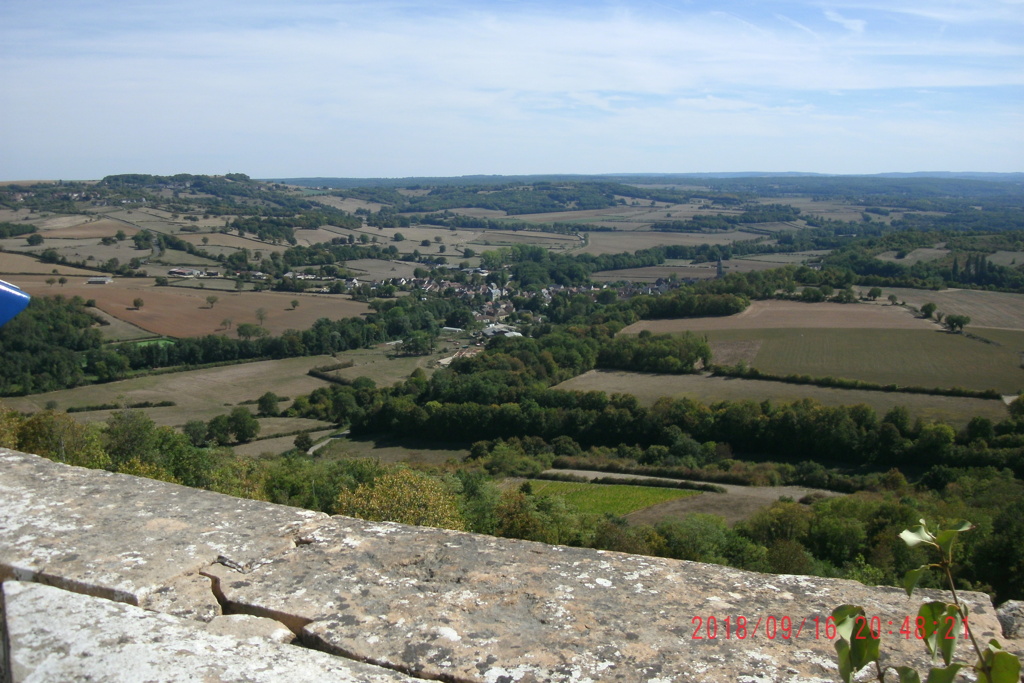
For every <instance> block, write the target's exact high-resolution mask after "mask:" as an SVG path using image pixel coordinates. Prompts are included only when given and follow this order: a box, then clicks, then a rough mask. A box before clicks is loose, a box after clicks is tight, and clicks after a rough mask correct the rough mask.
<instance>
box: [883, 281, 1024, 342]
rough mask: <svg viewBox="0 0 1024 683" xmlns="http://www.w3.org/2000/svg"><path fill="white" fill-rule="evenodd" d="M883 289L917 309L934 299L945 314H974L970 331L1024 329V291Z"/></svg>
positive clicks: (886, 293) (887, 294)
mask: <svg viewBox="0 0 1024 683" xmlns="http://www.w3.org/2000/svg"><path fill="white" fill-rule="evenodd" d="M882 291H883V297H888V296H889V295H890V294H895V295H896V296H897V297H898V298H899V299H900V301H906V302H907V304H908V305H910V306H914V307H915V308H920V307H921V306H923V305H924V304H926V303H928V302H929V301H930V302H933V303H934V304H935V305H936V306H938V311H939V312H941V313H945V314H947V315H948V314H950V313H954V314H957V315H967V316H970V318H971V324H970V325H968V326H967V331H968V332H972V331H974V328H975V327H996V328H1004V329H1008V330H1024V294H1011V293H1008V292H985V291H982V290H977V289H943V290H940V291H937V292H935V291H929V290H925V289H901V288H898V287H893V288H888V287H886V288H883V290H882Z"/></svg>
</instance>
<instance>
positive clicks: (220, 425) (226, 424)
mask: <svg viewBox="0 0 1024 683" xmlns="http://www.w3.org/2000/svg"><path fill="white" fill-rule="evenodd" d="M206 441H207V442H209V443H215V444H217V445H218V446H227V445H228V444H230V443H231V422H230V421H229V420H228V416H227V415H218V416H217V417H215V418H213V419H212V420H210V421H209V422H208V423H207V425H206Z"/></svg>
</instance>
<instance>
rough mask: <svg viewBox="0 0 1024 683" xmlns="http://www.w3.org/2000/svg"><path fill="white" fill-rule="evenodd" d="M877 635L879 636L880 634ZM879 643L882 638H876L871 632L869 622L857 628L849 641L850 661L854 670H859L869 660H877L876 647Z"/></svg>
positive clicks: (868, 662) (869, 661)
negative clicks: (851, 640)
mask: <svg viewBox="0 0 1024 683" xmlns="http://www.w3.org/2000/svg"><path fill="white" fill-rule="evenodd" d="M878 635H879V636H881V634H878ZM857 636H859V637H857ZM881 644H882V639H881V638H880V637H878V638H876V637H875V634H873V633H871V628H870V625H869V624H863V628H858V632H857V633H855V637H854V639H853V642H851V643H850V661H851V662H852V663H853V668H854V670H856V671H860V670H861V669H863V668H864V667H865V666H867V665H868V664H870V663H871V662H877V661H878V648H879V645H881Z"/></svg>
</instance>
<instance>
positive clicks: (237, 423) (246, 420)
mask: <svg viewBox="0 0 1024 683" xmlns="http://www.w3.org/2000/svg"><path fill="white" fill-rule="evenodd" d="M228 428H229V429H230V430H231V433H232V434H234V435H235V440H236V441H239V442H241V443H248V442H250V441H252V440H253V439H255V438H256V437H257V436H259V433H260V423H259V421H258V420H257V419H256V418H255V417H253V415H252V413H250V412H249V411H248V409H246V408H243V407H242V406H238V407H237V408H235V409H234V410H232V411H231V414H230V415H228Z"/></svg>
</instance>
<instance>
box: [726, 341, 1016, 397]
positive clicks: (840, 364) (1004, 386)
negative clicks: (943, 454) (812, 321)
mask: <svg viewBox="0 0 1024 683" xmlns="http://www.w3.org/2000/svg"><path fill="white" fill-rule="evenodd" d="M976 332H977V333H978V334H979V335H984V330H976ZM707 335H708V338H709V339H710V341H711V342H712V344H714V343H715V342H717V341H737V340H750V339H757V340H759V341H760V342H761V344H760V347H759V349H758V351H757V354H756V356H755V357H754V358H753V359H752V360H751V361H750V364H751V365H752V366H753V367H756V368H757V369H758V370H762V371H764V372H768V373H772V374H777V375H789V374H805V375H811V376H812V377H826V376H832V377H843V378H848V379H858V380H863V381H866V382H874V383H877V384H898V385H901V386H923V387H965V388H967V389H976V390H986V389H995V390H996V391H999V392H1000V393H1003V394H1016V393H1018V392H1019V391H1021V390H1022V389H1024V369H1022V368H1021V367H1020V352H1021V351H1022V350H1024V332H1022V333H1019V334H1018V335H1016V340H1015V343H1014V344H1013V345H1012V346H1011V345H1002V346H997V345H995V344H985V343H983V342H980V341H978V340H975V339H971V338H969V337H966V336H964V335H960V334H950V333H948V332H941V331H938V330H935V331H923V330H921V331H919V330H854V329H848V330H826V329H777V330H759V331H757V332H756V333H750V332H744V331H738V330H723V331H709V332H707Z"/></svg>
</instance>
